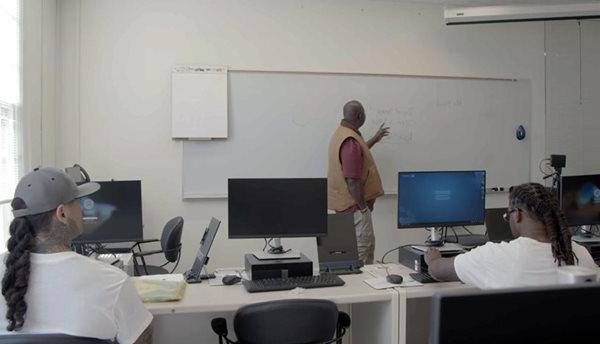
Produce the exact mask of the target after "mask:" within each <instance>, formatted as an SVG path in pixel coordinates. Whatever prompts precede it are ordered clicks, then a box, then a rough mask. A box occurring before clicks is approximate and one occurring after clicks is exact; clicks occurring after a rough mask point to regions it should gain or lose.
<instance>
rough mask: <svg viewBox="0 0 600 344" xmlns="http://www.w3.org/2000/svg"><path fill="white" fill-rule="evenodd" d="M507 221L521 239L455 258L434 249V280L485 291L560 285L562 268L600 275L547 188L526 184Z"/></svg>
mask: <svg viewBox="0 0 600 344" xmlns="http://www.w3.org/2000/svg"><path fill="white" fill-rule="evenodd" d="M504 219H505V220H506V221H507V222H509V223H510V229H511V231H512V233H513V236H514V237H515V238H516V239H514V240H512V241H510V242H502V243H491V242H488V243H487V244H485V245H483V246H480V247H478V248H475V249H473V250H471V251H469V252H467V253H464V254H460V255H458V256H456V257H453V258H442V256H441V254H440V252H439V251H437V250H435V249H429V250H428V251H427V253H426V255H425V261H426V263H427V264H428V266H429V274H430V275H431V276H433V277H434V278H435V279H437V280H439V281H457V280H460V281H463V282H465V283H468V284H471V285H473V286H476V287H479V288H482V289H491V288H510V287H524V286H535V285H548V284H556V283H557V279H558V276H557V267H558V266H562V265H581V266H585V267H588V268H592V269H595V270H597V269H598V266H597V265H596V264H595V263H594V260H593V259H592V257H591V255H590V254H589V252H588V251H587V250H586V249H585V248H584V247H583V246H580V245H578V244H577V243H573V242H571V233H570V232H569V228H568V226H567V223H566V221H565V218H564V216H563V214H562V212H561V210H560V208H559V206H558V201H557V200H556V198H555V197H554V196H553V195H552V194H551V193H550V192H549V191H548V190H547V189H546V188H545V187H544V186H542V185H540V184H537V183H529V184H522V185H519V186H517V187H515V188H514V189H513V190H512V191H511V192H510V195H509V206H508V210H507V212H506V214H504Z"/></svg>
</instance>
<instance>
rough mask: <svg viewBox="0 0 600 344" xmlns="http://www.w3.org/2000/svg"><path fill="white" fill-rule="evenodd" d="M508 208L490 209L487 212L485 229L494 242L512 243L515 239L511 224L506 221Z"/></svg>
mask: <svg viewBox="0 0 600 344" xmlns="http://www.w3.org/2000/svg"><path fill="white" fill-rule="evenodd" d="M506 211H507V208H488V209H486V210H485V229H486V231H487V235H488V238H489V239H490V241H492V242H502V241H506V242H508V241H511V240H513V239H514V236H513V234H512V231H511V229H510V224H509V223H508V222H506V221H505V220H504V214H506Z"/></svg>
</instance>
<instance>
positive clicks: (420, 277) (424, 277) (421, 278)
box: [410, 272, 439, 283]
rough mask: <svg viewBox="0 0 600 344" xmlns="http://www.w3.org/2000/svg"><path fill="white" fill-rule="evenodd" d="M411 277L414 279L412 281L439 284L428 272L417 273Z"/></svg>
mask: <svg viewBox="0 0 600 344" xmlns="http://www.w3.org/2000/svg"><path fill="white" fill-rule="evenodd" d="M410 277H412V279H414V280H415V281H417V282H421V283H437V282H439V281H437V280H436V279H435V278H433V277H431V275H430V274H428V273H426V272H415V273H412V274H410Z"/></svg>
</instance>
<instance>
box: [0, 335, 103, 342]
mask: <svg viewBox="0 0 600 344" xmlns="http://www.w3.org/2000/svg"><path fill="white" fill-rule="evenodd" d="M113 343H114V342H113V341H112V340H104V339H96V338H84V337H73V336H68V335H66V334H14V335H13V334H11V335H2V336H0V344H113Z"/></svg>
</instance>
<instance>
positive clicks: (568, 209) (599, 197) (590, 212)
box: [560, 174, 600, 226]
mask: <svg viewBox="0 0 600 344" xmlns="http://www.w3.org/2000/svg"><path fill="white" fill-rule="evenodd" d="M560 208H561V209H562V211H563V213H564V214H565V217H566V218H567V223H568V224H569V226H584V225H597V224H600V175H598V174H592V175H586V176H564V177H562V178H561V182H560Z"/></svg>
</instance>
